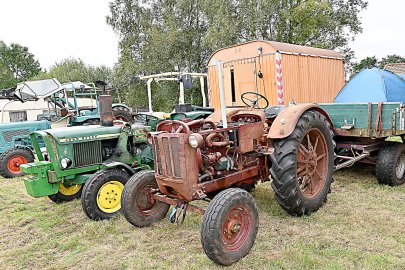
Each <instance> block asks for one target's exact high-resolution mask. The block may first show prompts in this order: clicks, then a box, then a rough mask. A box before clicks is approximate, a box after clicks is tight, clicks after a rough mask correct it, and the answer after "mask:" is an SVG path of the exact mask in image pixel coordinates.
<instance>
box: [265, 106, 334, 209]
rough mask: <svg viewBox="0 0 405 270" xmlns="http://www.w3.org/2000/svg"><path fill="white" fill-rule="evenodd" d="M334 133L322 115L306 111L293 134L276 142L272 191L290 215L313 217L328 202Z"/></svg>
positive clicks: (273, 158) (272, 169)
mask: <svg viewBox="0 0 405 270" xmlns="http://www.w3.org/2000/svg"><path fill="white" fill-rule="evenodd" d="M332 138H333V133H332V130H331V128H330V125H329V122H328V121H327V120H326V118H325V117H324V116H323V115H322V114H321V113H319V112H316V111H307V112H305V113H304V114H303V115H302V116H301V117H300V119H299V120H298V122H297V125H296V127H295V129H294V131H293V132H292V134H291V135H290V136H288V137H286V138H283V139H278V140H274V141H273V144H274V149H275V150H274V153H273V154H272V155H271V156H270V158H271V161H272V166H271V169H270V173H271V176H272V179H273V181H272V187H273V190H274V192H275V194H276V199H277V201H278V203H279V204H280V206H281V207H282V208H283V209H284V210H285V211H287V212H288V213H289V214H290V215H293V216H301V215H303V214H306V215H310V214H311V213H312V212H315V211H317V210H318V209H319V208H320V207H321V206H322V205H323V204H324V202H325V201H326V199H327V195H328V193H329V191H330V186H331V183H332V173H333V158H334V154H333V148H334V143H333V140H332Z"/></svg>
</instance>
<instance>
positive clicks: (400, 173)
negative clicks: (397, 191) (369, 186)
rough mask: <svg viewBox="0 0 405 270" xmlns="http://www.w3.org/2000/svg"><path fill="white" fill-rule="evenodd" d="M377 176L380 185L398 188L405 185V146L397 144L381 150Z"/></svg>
mask: <svg viewBox="0 0 405 270" xmlns="http://www.w3.org/2000/svg"><path fill="white" fill-rule="evenodd" d="M376 175H377V180H378V182H379V183H380V184H384V185H389V186H398V185H402V184H403V183H405V145H403V144H400V143H396V144H394V145H390V146H387V147H385V148H383V149H381V150H380V152H379V153H378V158H377V165H376Z"/></svg>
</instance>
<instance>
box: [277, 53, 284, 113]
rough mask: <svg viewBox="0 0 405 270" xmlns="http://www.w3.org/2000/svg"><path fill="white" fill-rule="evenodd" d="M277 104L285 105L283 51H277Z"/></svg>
mask: <svg viewBox="0 0 405 270" xmlns="http://www.w3.org/2000/svg"><path fill="white" fill-rule="evenodd" d="M276 79H277V104H278V105H284V89H283V70H282V65H281V53H279V52H276Z"/></svg>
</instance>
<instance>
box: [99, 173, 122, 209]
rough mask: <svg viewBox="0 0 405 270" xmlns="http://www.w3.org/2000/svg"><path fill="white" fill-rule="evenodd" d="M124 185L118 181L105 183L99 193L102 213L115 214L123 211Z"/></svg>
mask: <svg viewBox="0 0 405 270" xmlns="http://www.w3.org/2000/svg"><path fill="white" fill-rule="evenodd" d="M123 190H124V185H123V184H122V183H121V182H118V181H114V180H113V181H110V182H107V183H105V184H104V185H103V186H102V187H101V188H100V189H99V191H98V193H97V205H98V207H99V208H100V209H101V211H103V212H106V213H114V212H117V211H118V210H120V209H121V195H122V191H123Z"/></svg>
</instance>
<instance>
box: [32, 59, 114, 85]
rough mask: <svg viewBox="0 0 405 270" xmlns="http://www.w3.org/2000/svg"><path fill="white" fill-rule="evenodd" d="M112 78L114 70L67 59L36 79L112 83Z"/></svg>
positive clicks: (80, 60) (79, 60)
mask: <svg viewBox="0 0 405 270" xmlns="http://www.w3.org/2000/svg"><path fill="white" fill-rule="evenodd" d="M112 77H113V75H112V69H111V68H109V67H107V66H98V67H93V66H90V65H87V64H86V63H85V62H84V61H83V60H82V59H74V58H67V59H63V60H62V61H60V62H58V63H56V64H54V65H53V66H51V68H50V69H49V71H44V72H41V73H40V74H38V75H37V76H35V79H38V80H41V79H50V78H57V79H58V80H59V81H60V82H73V81H82V82H95V81H98V80H103V81H111V80H112Z"/></svg>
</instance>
